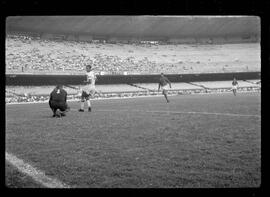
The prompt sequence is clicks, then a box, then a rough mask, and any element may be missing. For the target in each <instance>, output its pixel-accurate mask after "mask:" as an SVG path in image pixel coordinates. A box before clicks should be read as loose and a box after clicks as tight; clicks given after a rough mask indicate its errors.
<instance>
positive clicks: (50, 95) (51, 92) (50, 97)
mask: <svg viewBox="0 0 270 197" xmlns="http://www.w3.org/2000/svg"><path fill="white" fill-rule="evenodd" d="M51 100H52V92H51V94H50V99H49V101H51Z"/></svg>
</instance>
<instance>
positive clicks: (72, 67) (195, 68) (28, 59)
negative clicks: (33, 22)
mask: <svg viewBox="0 0 270 197" xmlns="http://www.w3.org/2000/svg"><path fill="white" fill-rule="evenodd" d="M171 46H172V45H171ZM175 50H179V49H177V48H175ZM200 50H201V49H200ZM162 51H165V52H164V53H163V54H162ZM203 52H204V53H205V51H204V50H201V53H203ZM187 54H189V53H187ZM221 55H223V54H221ZM183 56H184V55H183V54H180V55H177V54H175V51H174V48H170V49H169V48H168V45H163V44H162V45H159V43H145V42H144V43H139V44H121V43H120V44H119V43H116V44H110V43H107V42H101V43H95V42H94V43H93V42H92V43H90V42H81V41H80V42H79V41H78V42H77V41H68V40H48V39H47V40H46V39H41V38H40V37H38V36H34V37H32V36H26V35H7V36H6V73H71V74H81V73H83V72H84V66H85V65H86V64H92V65H94V68H95V70H96V72H97V73H100V74H114V73H117V74H124V73H128V74H154V73H161V72H165V73H202V72H229V71H241V70H242V71H250V70H252V69H255V70H258V66H257V65H255V64H256V63H255V64H254V65H253V66H250V65H247V64H242V65H241V62H239V60H235V62H229V63H227V62H226V61H223V62H220V63H218V62H213V61H211V60H210V59H208V60H207V61H202V60H201V59H202V58H204V56H205V55H203V54H201V55H200V54H198V53H197V52H196V54H195V55H194V57H191V58H190V59H189V60H187V59H185V60H184V57H183ZM189 56H190V55H189ZM223 56H224V55H223ZM196 58H197V59H196ZM223 59H226V58H223ZM228 65H230V66H228ZM235 65H237V66H235ZM239 69H240V70H239Z"/></svg>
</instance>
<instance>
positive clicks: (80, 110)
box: [79, 91, 87, 112]
mask: <svg viewBox="0 0 270 197" xmlns="http://www.w3.org/2000/svg"><path fill="white" fill-rule="evenodd" d="M86 97H87V93H86V92H85V91H82V96H81V106H80V109H79V112H84V101H85V99H86Z"/></svg>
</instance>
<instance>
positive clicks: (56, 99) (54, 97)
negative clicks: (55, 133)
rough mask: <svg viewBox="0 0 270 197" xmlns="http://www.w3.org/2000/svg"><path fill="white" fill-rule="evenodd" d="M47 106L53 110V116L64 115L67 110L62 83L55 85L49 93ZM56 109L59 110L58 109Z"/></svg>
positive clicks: (65, 93)
mask: <svg viewBox="0 0 270 197" xmlns="http://www.w3.org/2000/svg"><path fill="white" fill-rule="evenodd" d="M49 106H50V108H51V109H52V111H53V117H61V116H65V115H66V114H65V112H67V111H69V109H70V108H69V106H68V105H67V92H66V91H65V90H64V89H63V86H62V85H57V86H56V88H55V89H54V90H53V91H52V92H51V94H50V100H49ZM58 109H59V110H60V111H58Z"/></svg>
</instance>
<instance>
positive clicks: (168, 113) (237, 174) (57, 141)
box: [5, 93, 261, 188]
mask: <svg viewBox="0 0 270 197" xmlns="http://www.w3.org/2000/svg"><path fill="white" fill-rule="evenodd" d="M169 99H170V100H171V102H170V103H169V104H167V103H166V102H165V99H164V98H163V97H148V98H131V99H112V100H94V101H92V106H93V111H92V112H87V111H85V112H83V113H81V112H78V111H77V110H78V108H79V106H80V104H79V103H78V102H71V103H69V104H70V106H71V109H72V111H70V112H69V113H68V114H67V116H66V117H63V118H52V112H51V111H50V109H49V106H48V104H47V103H44V104H21V105H20V104H15V105H7V106H6V132H5V134H6V152H9V153H12V154H14V155H16V156H17V157H18V158H20V159H23V160H24V161H25V162H27V163H30V164H31V165H32V166H34V167H36V168H37V169H40V170H42V171H44V172H45V173H46V175H47V176H50V177H55V178H57V179H59V180H61V181H62V182H64V183H66V184H68V185H70V186H72V187H78V188H197V187H202V188H205V187H207V188H213V187H218V188H220V187H229V188H234V187H259V186H260V184H261V117H260V113H261V96H260V93H239V94H237V96H236V97H235V96H233V94H209V95H208V94H205V95H179V96H171V97H169ZM190 112H192V113H190ZM226 114H227V115H226ZM235 114H236V115H235ZM237 114H238V115H237ZM244 115H250V116H244ZM12 177H13V178H12ZM14 177H15V178H14ZM6 185H7V186H8V187H42V186H40V185H38V184H37V183H33V181H32V182H31V179H28V178H25V175H23V174H20V173H19V172H17V171H16V169H15V168H13V167H12V166H11V165H10V164H8V163H6Z"/></svg>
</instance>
